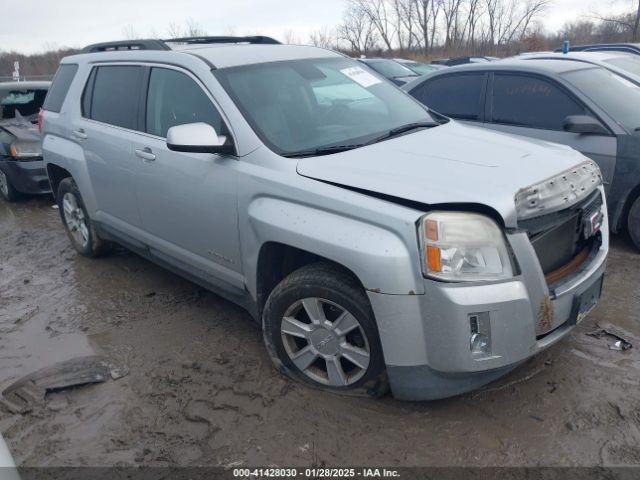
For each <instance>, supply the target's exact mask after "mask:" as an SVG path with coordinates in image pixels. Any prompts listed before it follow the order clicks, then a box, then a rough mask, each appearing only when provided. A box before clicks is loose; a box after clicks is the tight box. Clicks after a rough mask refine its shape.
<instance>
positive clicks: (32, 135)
mask: <svg viewBox="0 0 640 480" xmlns="http://www.w3.org/2000/svg"><path fill="white" fill-rule="evenodd" d="M0 129H4V130H6V131H7V132H9V133H10V134H11V135H13V136H14V137H16V138H17V139H18V140H19V141H21V142H40V132H39V131H38V126H37V125H34V124H32V123H31V122H29V121H28V120H27V119H25V118H24V117H22V116H20V117H17V118H11V119H4V120H0Z"/></svg>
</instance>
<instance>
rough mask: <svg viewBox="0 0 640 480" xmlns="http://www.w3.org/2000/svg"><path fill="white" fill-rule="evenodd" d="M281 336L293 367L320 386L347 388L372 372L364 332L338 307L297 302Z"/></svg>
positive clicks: (285, 319)
mask: <svg viewBox="0 0 640 480" xmlns="http://www.w3.org/2000/svg"><path fill="white" fill-rule="evenodd" d="M280 332H281V335H282V343H283V344H284V348H285V351H286V352H287V355H288V356H289V358H290V359H291V361H292V362H293V364H294V365H295V366H296V367H298V369H299V370H300V371H301V372H302V373H304V374H305V375H306V376H307V377H309V378H310V379H312V380H314V381H316V382H318V383H321V384H323V385H328V386H332V387H346V386H349V385H352V384H354V383H356V382H357V381H358V380H360V379H361V378H362V377H363V376H364V374H365V373H366V372H367V369H368V368H369V363H370V361H371V349H370V347H369V342H368V341H367V337H366V335H365V332H364V330H363V328H362V326H361V325H360V323H359V322H358V320H357V319H356V317H355V316H354V315H352V314H351V313H350V312H349V311H348V310H347V309H345V308H344V307H342V306H340V305H338V304H337V303H334V302H331V301H329V300H325V299H322V298H317V297H311V298H304V299H302V300H298V301H297V302H295V303H294V304H293V305H291V306H290V307H289V308H288V309H287V311H286V312H285V314H284V317H283V318H282V323H281V327H280Z"/></svg>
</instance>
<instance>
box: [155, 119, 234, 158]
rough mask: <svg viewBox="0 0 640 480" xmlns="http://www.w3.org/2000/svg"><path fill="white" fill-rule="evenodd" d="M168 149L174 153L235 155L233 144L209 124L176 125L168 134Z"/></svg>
mask: <svg viewBox="0 0 640 480" xmlns="http://www.w3.org/2000/svg"><path fill="white" fill-rule="evenodd" d="M167 147H168V148H169V150H173V151H174V152H191V153H218V154H223V155H233V154H235V148H234V146H233V143H227V137H225V136H222V135H218V133H217V132H216V129H215V128H213V127H212V126H211V125H209V124H208V123H202V122H199V123H187V124H185V125H176V126H175V127H171V128H170V129H169V131H168V132H167Z"/></svg>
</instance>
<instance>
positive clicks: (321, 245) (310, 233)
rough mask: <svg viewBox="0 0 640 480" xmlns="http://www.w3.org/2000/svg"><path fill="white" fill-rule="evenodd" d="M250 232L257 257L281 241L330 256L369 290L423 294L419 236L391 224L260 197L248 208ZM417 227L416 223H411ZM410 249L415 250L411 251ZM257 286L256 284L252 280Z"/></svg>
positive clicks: (251, 273) (252, 269)
mask: <svg viewBox="0 0 640 480" xmlns="http://www.w3.org/2000/svg"><path fill="white" fill-rule="evenodd" d="M248 220H249V231H250V235H251V237H252V240H253V242H255V247H253V246H252V248H250V249H249V250H250V251H251V252H254V253H255V256H256V257H257V254H258V252H259V251H260V247H261V246H262V245H263V244H264V243H266V242H278V243H282V244H285V245H289V246H292V247H295V248H298V249H301V250H305V251H308V252H311V253H314V254H316V255H320V256H322V257H325V258H327V259H329V260H332V261H334V262H336V263H338V264H340V265H342V266H344V267H345V268H348V269H349V270H351V271H352V272H353V273H354V274H355V275H356V276H357V277H358V278H359V280H360V281H361V282H362V284H363V285H364V287H365V289H367V290H370V291H373V292H380V293H387V294H404V295H406V294H412V293H415V294H419V293H423V288H424V286H423V285H422V284H421V282H419V281H417V279H416V275H415V273H416V268H419V264H418V263H417V240H415V242H416V243H415V244H413V245H411V246H408V245H407V243H406V239H403V238H402V237H401V236H400V235H399V234H398V233H396V232H394V231H392V230H391V229H390V228H385V227H383V226H381V225H377V224H375V223H372V222H368V221H365V220H363V219H361V218H353V217H350V216H347V215H345V214H341V213H339V212H336V211H331V210H328V209H323V208H320V207H316V206H312V205H306V204H301V203H296V202H294V201H291V200H285V199H281V198H275V197H269V196H261V197H257V198H255V199H253V201H252V202H251V203H250V204H249V208H248ZM411 228H412V229H413V226H411ZM410 248H411V249H412V250H415V251H413V253H412V250H410ZM256 265H257V258H255V259H254V261H251V260H250V261H248V262H247V269H248V270H250V271H248V272H247V273H248V274H249V276H250V277H251V278H256V271H255V270H256ZM250 284H251V285H253V286H252V287H251V288H252V289H254V291H253V292H252V294H253V295H254V298H255V294H256V292H255V282H250Z"/></svg>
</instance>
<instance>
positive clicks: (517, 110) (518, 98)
mask: <svg viewBox="0 0 640 480" xmlns="http://www.w3.org/2000/svg"><path fill="white" fill-rule="evenodd" d="M585 113H586V110H585V108H584V106H582V105H581V104H580V103H578V102H577V101H576V100H574V99H573V98H572V97H571V96H569V94H568V93H566V92H565V91H564V90H562V89H561V88H560V87H558V86H556V85H554V84H553V83H551V82H549V81H546V80H544V79H541V78H538V77H532V76H526V75H512V74H495V77H494V82H493V100H492V119H493V123H500V124H504V125H514V126H519V127H528V128H540V129H545V130H559V131H563V130H564V128H563V126H564V119H565V118H566V117H567V116H569V115H584V114H585Z"/></svg>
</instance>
